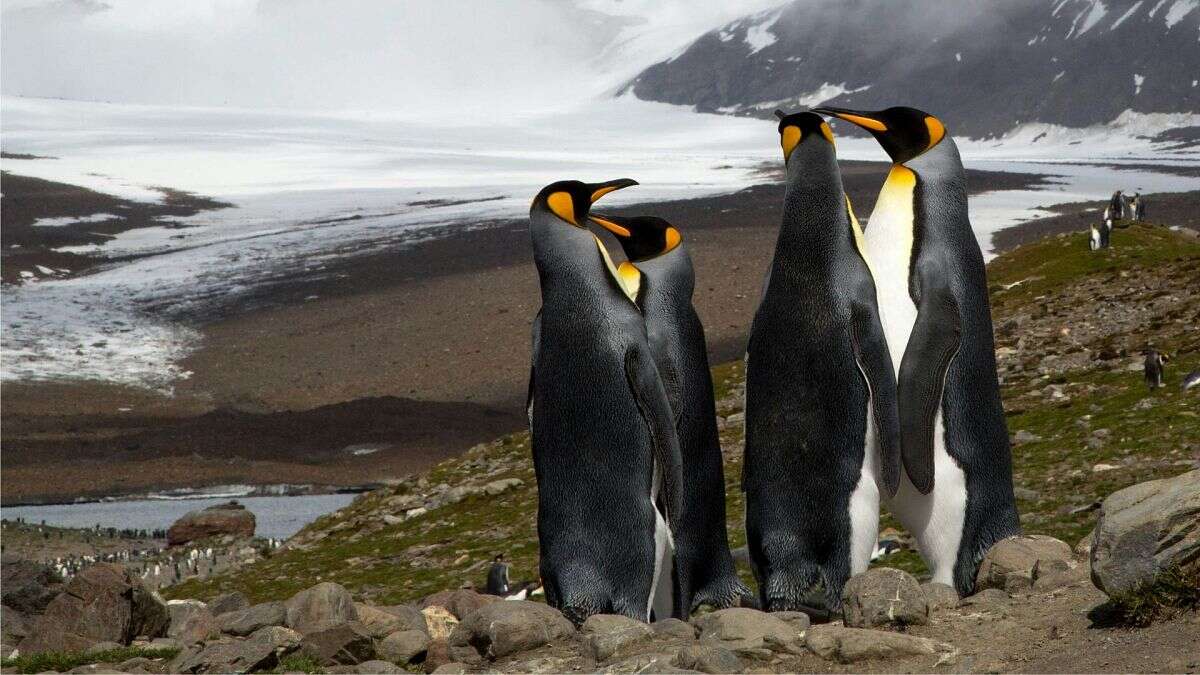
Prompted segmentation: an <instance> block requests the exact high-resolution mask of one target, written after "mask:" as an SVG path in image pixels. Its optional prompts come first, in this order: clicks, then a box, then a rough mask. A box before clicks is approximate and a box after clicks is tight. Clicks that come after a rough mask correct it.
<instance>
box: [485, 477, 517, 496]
mask: <svg viewBox="0 0 1200 675" xmlns="http://www.w3.org/2000/svg"><path fill="white" fill-rule="evenodd" d="M524 484H525V481H523V480H521V479H520V478H501V479H500V480H494V481H492V482H490V483H488V484H487V485H484V486H483V491H484V492H485V493H486V494H488V495H491V496H493V497H494V496H496V495H499V494H503V493H504V492H507V491H508V490H511V489H513V488H519V487H521V486H522V485H524Z"/></svg>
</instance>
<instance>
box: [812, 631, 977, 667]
mask: <svg viewBox="0 0 1200 675" xmlns="http://www.w3.org/2000/svg"><path fill="white" fill-rule="evenodd" d="M805 643H806V646H807V647H808V648H809V649H810V650H811V651H812V652H813V653H814V654H816V655H817V656H820V657H821V658H823V659H829V660H831V661H840V662H842V663H853V662H856V661H864V660H866V659H888V658H897V657H904V656H925V655H930V654H937V653H939V652H951V651H953V648H952V647H950V645H947V644H943V643H939V642H934V641H933V640H930V639H929V638H923V637H917V636H915V635H907V634H904V633H893V632H891V631H885V630H867V629H865V628H846V627H845V626H834V625H826V626H813V627H812V628H810V629H809V630H808V633H807V635H806V636H805Z"/></svg>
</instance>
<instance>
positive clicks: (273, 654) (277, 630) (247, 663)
mask: <svg viewBox="0 0 1200 675" xmlns="http://www.w3.org/2000/svg"><path fill="white" fill-rule="evenodd" d="M299 644H300V635H299V634H298V633H296V632H295V631H292V630H288V629H287V628H283V627H281V626H268V627H267V628H263V629H260V630H259V631H258V632H256V633H255V634H253V635H251V636H250V637H249V638H247V639H245V640H222V641H219V642H211V643H209V644H207V645H204V646H203V647H196V648H193V649H191V650H188V651H185V652H182V653H180V654H179V655H178V656H176V657H175V660H174V661H172V662H171V663H169V664H167V672H172V673H248V672H251V671H258V670H270V669H272V668H274V667H275V666H276V665H278V664H279V659H280V657H282V656H283V655H285V654H288V653H290V652H292V651H295V649H296V647H297V646H298V645H299Z"/></svg>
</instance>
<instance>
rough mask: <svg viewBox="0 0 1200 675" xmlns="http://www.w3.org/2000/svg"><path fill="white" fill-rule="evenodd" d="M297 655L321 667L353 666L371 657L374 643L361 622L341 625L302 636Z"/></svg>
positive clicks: (372, 656) (373, 651)
mask: <svg viewBox="0 0 1200 675" xmlns="http://www.w3.org/2000/svg"><path fill="white" fill-rule="evenodd" d="M300 652H301V653H302V654H304V655H306V656H309V657H312V658H313V659H314V660H315V661H316V662H317V663H320V664H321V665H325V666H337V665H355V664H357V663H362V662H363V661H370V660H372V659H374V658H375V640H374V639H372V638H371V635H370V633H368V632H367V630H366V628H364V627H363V625H362V624H361V623H358V622H357V621H355V622H349V623H341V624H338V625H336V626H333V627H330V628H326V629H324V630H318V631H313V632H311V633H308V634H307V635H305V636H304V639H303V640H302V641H301V643H300Z"/></svg>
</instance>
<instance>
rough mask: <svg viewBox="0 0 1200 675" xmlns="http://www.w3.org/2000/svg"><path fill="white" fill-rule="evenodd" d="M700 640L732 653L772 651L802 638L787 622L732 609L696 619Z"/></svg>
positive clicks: (764, 614)
mask: <svg viewBox="0 0 1200 675" xmlns="http://www.w3.org/2000/svg"><path fill="white" fill-rule="evenodd" d="M695 624H696V625H697V626H699V628H700V640H701V641H703V642H708V643H710V644H716V645H719V646H722V647H725V648H726V649H731V650H733V651H750V650H760V649H771V648H772V647H775V646H778V645H786V644H789V643H792V642H795V641H796V640H798V639H799V638H800V632H799V631H798V630H797V629H796V628H795V627H794V626H792V625H791V624H789V623H788V622H786V621H784V620H782V619H780V618H778V617H775V616H772V615H770V614H767V613H766V612H760V611H758V610H757V609H750V608H748V607H730V608H728V609H722V610H718V611H716V612H711V613H709V614H704V615H701V616H700V617H697V618H696V619H695Z"/></svg>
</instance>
